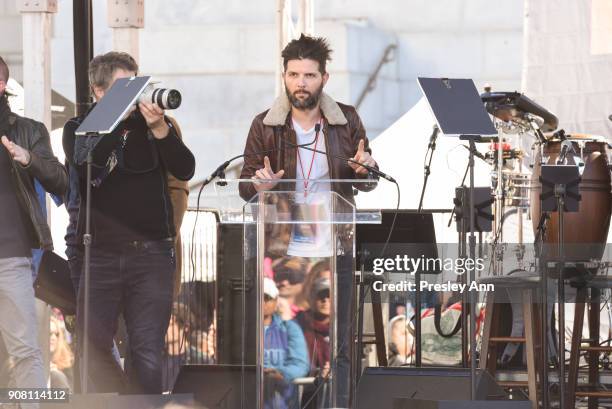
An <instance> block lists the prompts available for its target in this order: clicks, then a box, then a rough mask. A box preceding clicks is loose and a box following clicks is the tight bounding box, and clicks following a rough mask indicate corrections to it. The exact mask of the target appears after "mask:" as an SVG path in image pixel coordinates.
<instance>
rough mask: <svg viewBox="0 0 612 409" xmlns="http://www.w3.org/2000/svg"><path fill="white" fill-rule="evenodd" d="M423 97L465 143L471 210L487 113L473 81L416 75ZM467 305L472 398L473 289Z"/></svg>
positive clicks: (488, 129) (445, 129) (445, 128)
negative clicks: (476, 154)
mask: <svg viewBox="0 0 612 409" xmlns="http://www.w3.org/2000/svg"><path fill="white" fill-rule="evenodd" d="M418 83H419V86H420V87H421V89H422V91H423V94H425V98H426V99H427V102H428V103H429V106H430V108H431V110H432V112H433V115H434V117H435V118H436V122H437V123H438V127H439V128H440V130H441V131H442V133H443V134H444V135H445V136H454V137H458V138H459V139H460V140H465V141H468V142H469V148H470V157H469V162H468V167H469V173H470V186H469V198H470V200H469V208H470V209H474V205H475V194H474V152H475V150H476V142H480V141H482V140H483V139H484V138H487V137H492V136H495V135H497V131H496V130H495V127H494V126H493V122H491V118H490V117H489V115H488V114H487V112H486V110H485V108H484V105H483V104H482V100H481V99H480V96H479V95H478V91H477V90H476V86H475V85H474V81H472V80H471V79H449V78H418ZM469 213H470V214H469V223H470V238H469V248H470V251H469V253H470V258H472V259H475V258H476V236H475V231H476V229H475V218H474V212H473V211H470V212H469ZM468 273H469V274H468V276H469V278H468V285H471V283H472V282H474V280H475V278H476V277H475V270H474V268H470V269H469V272H468ZM469 305H470V327H469V334H470V397H471V399H472V400H475V399H476V359H475V358H476V300H475V298H474V294H473V292H470V293H469Z"/></svg>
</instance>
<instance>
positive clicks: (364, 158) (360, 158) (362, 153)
mask: <svg viewBox="0 0 612 409" xmlns="http://www.w3.org/2000/svg"><path fill="white" fill-rule="evenodd" d="M351 159H352V160H354V161H355V162H359V163H363V164H364V165H366V166H370V167H373V166H376V161H375V160H374V158H372V156H370V154H369V152H366V150H365V140H363V139H362V140H360V141H359V146H358V147H357V153H356V154H355V156H354V157H352V158H351ZM348 164H349V166H350V167H351V168H353V170H354V171H355V173H356V174H358V175H367V173H368V170H367V169H366V168H364V167H363V166H359V165H358V164H356V163H353V162H349V163H348Z"/></svg>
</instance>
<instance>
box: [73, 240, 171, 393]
mask: <svg viewBox="0 0 612 409" xmlns="http://www.w3.org/2000/svg"><path fill="white" fill-rule="evenodd" d="M175 265H176V257H175V250H174V241H173V240H170V239H168V240H160V241H150V242H135V243H130V244H126V245H125V246H123V247H122V248H115V249H102V248H92V252H91V270H90V300H89V331H88V336H87V340H88V342H89V370H88V372H89V373H88V376H87V379H88V383H87V385H88V389H87V390H88V392H90V393H94V392H95V393H101V392H123V393H151V394H159V393H161V392H162V380H161V376H162V354H163V348H164V338H165V334H166V331H167V329H168V323H169V321H170V311H171V306H172V291H173V288H172V287H173V273H174V269H175ZM84 284H85V280H84V279H82V280H81V281H80V286H79V294H78V308H77V322H78V333H79V338H80V339H81V340H85V337H84V336H83V334H84V328H83V325H84V294H85V288H84ZM120 314H123V316H124V318H125V322H126V327H127V332H128V338H129V340H130V342H129V348H130V351H129V353H130V357H131V365H130V367H131V369H132V370H131V371H130V373H129V376H126V374H125V373H124V372H123V370H122V369H121V367H120V366H119V364H118V362H117V360H116V359H115V357H114V356H113V337H114V335H115V333H116V332H117V326H118V324H117V322H118V318H119V315H120ZM79 350H80V353H81V357H82V352H83V348H82V347H81V348H79ZM81 362H82V361H81ZM81 368H82V366H81ZM84 378H85V374H83V373H82V379H83V380H82V382H84V381H85V379H84Z"/></svg>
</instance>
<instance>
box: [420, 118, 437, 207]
mask: <svg viewBox="0 0 612 409" xmlns="http://www.w3.org/2000/svg"><path fill="white" fill-rule="evenodd" d="M439 131H440V128H438V125H434V127H433V132H432V133H431V137H430V138H429V145H428V146H427V152H425V161H426V162H427V164H426V165H425V176H424V180H423V189H422V190H421V199H420V200H419V210H418V213H421V210H422V209H423V198H424V197H425V188H426V187H427V181H428V179H429V175H430V173H431V160H432V159H433V154H434V151H435V150H436V139H437V138H438V132H439ZM427 155H429V160H427Z"/></svg>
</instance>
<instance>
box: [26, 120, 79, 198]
mask: <svg viewBox="0 0 612 409" xmlns="http://www.w3.org/2000/svg"><path fill="white" fill-rule="evenodd" d="M34 126H35V129H34V132H35V133H37V135H34V138H33V140H34V144H33V145H32V146H30V147H29V148H30V149H29V153H30V162H29V163H28V164H27V165H25V166H23V165H21V164H20V165H19V166H21V167H22V168H23V169H26V170H27V172H28V174H29V175H30V176H31V177H32V178H34V179H36V180H38V182H39V183H40V184H41V185H42V187H43V188H44V189H45V190H46V191H47V192H49V193H52V194H54V195H56V196H63V195H64V193H65V192H66V189H68V173H67V172H66V168H65V167H64V165H62V164H61V163H60V162H59V161H58V160H57V158H56V157H55V155H53V150H52V149H51V141H50V139H49V132H48V131H47V128H46V127H45V125H43V124H42V123H39V122H37V123H36V124H35V125H34Z"/></svg>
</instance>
